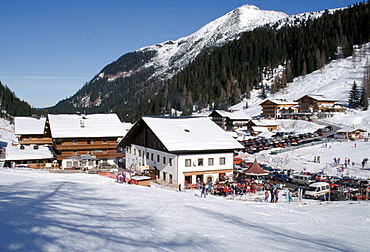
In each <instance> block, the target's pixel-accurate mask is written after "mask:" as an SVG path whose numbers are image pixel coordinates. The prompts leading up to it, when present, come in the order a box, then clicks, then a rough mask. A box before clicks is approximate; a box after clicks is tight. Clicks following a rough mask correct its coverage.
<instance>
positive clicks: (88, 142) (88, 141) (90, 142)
mask: <svg viewBox="0 0 370 252" xmlns="http://www.w3.org/2000/svg"><path fill="white" fill-rule="evenodd" d="M86 142H87V144H93V143H94V141H93V140H87V141H86Z"/></svg>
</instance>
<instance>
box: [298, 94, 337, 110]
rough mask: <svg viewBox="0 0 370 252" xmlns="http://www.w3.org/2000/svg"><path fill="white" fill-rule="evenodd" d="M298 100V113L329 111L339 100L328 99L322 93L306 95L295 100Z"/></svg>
mask: <svg viewBox="0 0 370 252" xmlns="http://www.w3.org/2000/svg"><path fill="white" fill-rule="evenodd" d="M295 101H296V102H298V113H307V114H311V113H318V112H329V111H330V110H331V108H333V107H334V104H335V102H337V100H334V99H326V98H324V96H322V95H304V96H302V97H301V98H299V99H297V100H295Z"/></svg>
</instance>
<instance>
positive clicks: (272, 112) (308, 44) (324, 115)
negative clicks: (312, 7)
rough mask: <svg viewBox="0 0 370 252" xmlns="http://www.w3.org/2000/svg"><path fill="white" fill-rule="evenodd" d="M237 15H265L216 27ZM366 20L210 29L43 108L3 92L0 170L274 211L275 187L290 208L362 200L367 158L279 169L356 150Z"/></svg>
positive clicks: (369, 65)
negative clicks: (244, 200) (252, 203)
mask: <svg viewBox="0 0 370 252" xmlns="http://www.w3.org/2000/svg"><path fill="white" fill-rule="evenodd" d="M245 9H246V10H248V11H250V12H255V13H257V14H258V15H260V16H263V15H268V13H267V14H266V13H265V12H264V11H262V10H259V9H258V8H257V7H255V6H251V5H245V6H241V7H240V8H238V9H237V10H235V11H233V12H230V13H228V16H227V17H228V18H229V19H231V20H241V19H242V18H240V17H239V16H238V15H242V14H241V13H243V12H242V11H241V10H245ZM369 17H370V3H369V2H362V3H358V4H355V5H353V6H349V7H346V8H341V9H335V10H323V11H320V12H312V13H302V14H297V15H292V16H288V15H283V14H281V15H276V16H275V18H271V20H269V22H268V23H266V22H265V23H259V24H258V25H257V26H256V27H250V28H244V29H239V30H237V29H235V28H233V27H230V28H229V29H227V28H228V25H230V22H226V21H224V22H223V23H221V22H220V20H215V21H213V22H212V23H210V24H209V26H211V25H214V26H215V25H217V27H218V29H216V30H210V29H208V30H207V31H204V30H203V29H200V30H199V31H198V32H196V33H194V34H192V35H190V36H188V37H184V38H181V39H179V40H176V41H171V40H170V41H166V42H164V43H161V44H157V45H153V46H148V47H144V48H140V49H138V50H136V51H134V52H131V53H127V54H125V55H123V56H121V57H119V58H118V59H117V60H116V61H114V62H112V63H110V64H108V65H107V66H105V67H104V68H103V69H102V70H101V71H100V72H99V73H97V74H96V75H95V76H94V77H93V78H92V79H91V81H89V82H87V83H86V84H85V85H84V86H83V87H82V88H80V89H79V90H78V91H77V92H76V93H75V94H74V95H72V96H71V97H69V98H66V99H64V100H61V101H59V102H58V103H57V104H56V105H55V106H53V107H49V108H42V109H36V108H34V107H32V106H31V105H29V104H28V103H27V102H25V101H23V100H21V99H20V98H18V97H17V96H16V95H15V94H14V93H13V92H12V91H11V89H10V88H9V87H8V86H6V85H4V84H2V83H1V85H0V88H1V90H0V99H1V117H2V118H3V120H5V121H7V122H9V125H8V126H9V127H5V126H3V128H2V139H1V142H0V143H1V156H0V157H1V167H2V168H3V169H13V170H23V171H26V170H47V171H49V173H66V174H74V173H86V174H99V175H101V176H106V177H109V178H111V179H112V181H113V182H116V183H122V184H132V185H138V186H152V187H162V188H165V189H168V190H178V191H184V190H193V191H194V193H195V194H198V191H197V190H199V194H198V195H199V196H201V197H202V196H204V197H205V195H206V194H211V195H215V196H218V197H236V195H249V196H248V197H249V199H250V200H258V199H261V200H264V199H265V191H267V192H270V191H271V194H270V195H269V194H267V197H268V201H270V198H269V196H270V197H271V200H272V201H274V196H273V195H274V191H273V190H274V188H276V187H277V188H279V190H284V191H285V193H286V195H287V197H291V198H288V200H290V201H304V200H308V199H310V200H312V199H313V200H315V201H316V200H318V201H340V200H352V201H360V200H367V199H369V179H370V173H369V172H368V170H369V169H368V168H369V164H368V158H369V153H367V155H368V156H361V157H356V159H353V158H352V160H350V158H347V157H344V156H343V157H341V158H342V161H340V159H339V157H333V156H321V157H320V155H321V154H320V153H317V154H316V153H313V154H312V156H311V157H310V158H309V160H308V161H307V162H306V163H302V162H301V163H299V164H297V163H296V164H295V165H294V166H293V165H289V162H288V161H286V162H282V158H281V159H279V158H278V157H279V155H280V156H284V157H285V156H288V154H289V155H290V153H294V152H297V151H299V150H304V149H305V148H311V147H312V146H320V147H322V148H326V149H329V148H331V146H333V145H334V144H337V143H350V144H351V145H354V146H355V147H356V146H358V148H360V147H361V144H364V143H367V142H368V140H369V135H370V131H369V130H370V121H369V116H370V114H369V113H368V107H369V104H368V102H369V98H370V61H369V60H370V20H369ZM222 20H224V19H222ZM229 21H230V20H229ZM230 34H232V35H230ZM215 37H217V39H215ZM211 38H213V39H211ZM159 58H165V59H166V63H163V64H161V62H160V61H159ZM342 69H345V70H342ZM354 75H356V76H357V77H352V76H354ZM348 117H349V118H352V119H351V120H350V122H349V123H348V122H347V121H348V120H347V119H346V118H348ZM355 117H356V118H357V117H359V118H362V119H361V120H357V121H356V120H354V119H353V118H355ZM364 118H367V120H363V119H364ZM8 135H14V136H15V140H14V141H7V140H6V136H8ZM363 148H365V147H363ZM348 156H349V154H348ZM333 158H334V161H333ZM277 160H279V161H277ZM312 165H314V166H312ZM311 166H312V167H311ZM349 167H350V168H352V169H355V168H356V167H357V168H356V169H358V170H356V174H354V173H353V172H351V171H353V170H350V169H349ZM366 168H367V169H366ZM355 175H356V176H355ZM347 191H348V192H350V193H347ZM251 195H252V196H251ZM284 195H285V194H284ZM245 197H246V196H245ZM275 197H276V198H275V201H276V202H277V201H278V195H277V196H275Z"/></svg>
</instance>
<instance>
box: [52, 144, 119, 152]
mask: <svg viewBox="0 0 370 252" xmlns="http://www.w3.org/2000/svg"><path fill="white" fill-rule="evenodd" d="M53 147H54V148H55V149H56V150H58V151H64V150H72V151H74V150H99V149H101V150H111V149H116V148H117V144H116V143H106V144H61V145H60V144H54V145H53Z"/></svg>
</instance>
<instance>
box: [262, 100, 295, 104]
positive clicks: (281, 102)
mask: <svg viewBox="0 0 370 252" xmlns="http://www.w3.org/2000/svg"><path fill="white" fill-rule="evenodd" d="M267 101H270V102H272V103H275V104H276V105H296V104H298V102H293V101H287V100H285V99H266V100H264V101H263V102H261V103H260V104H259V105H262V104H263V103H265V102H267Z"/></svg>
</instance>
